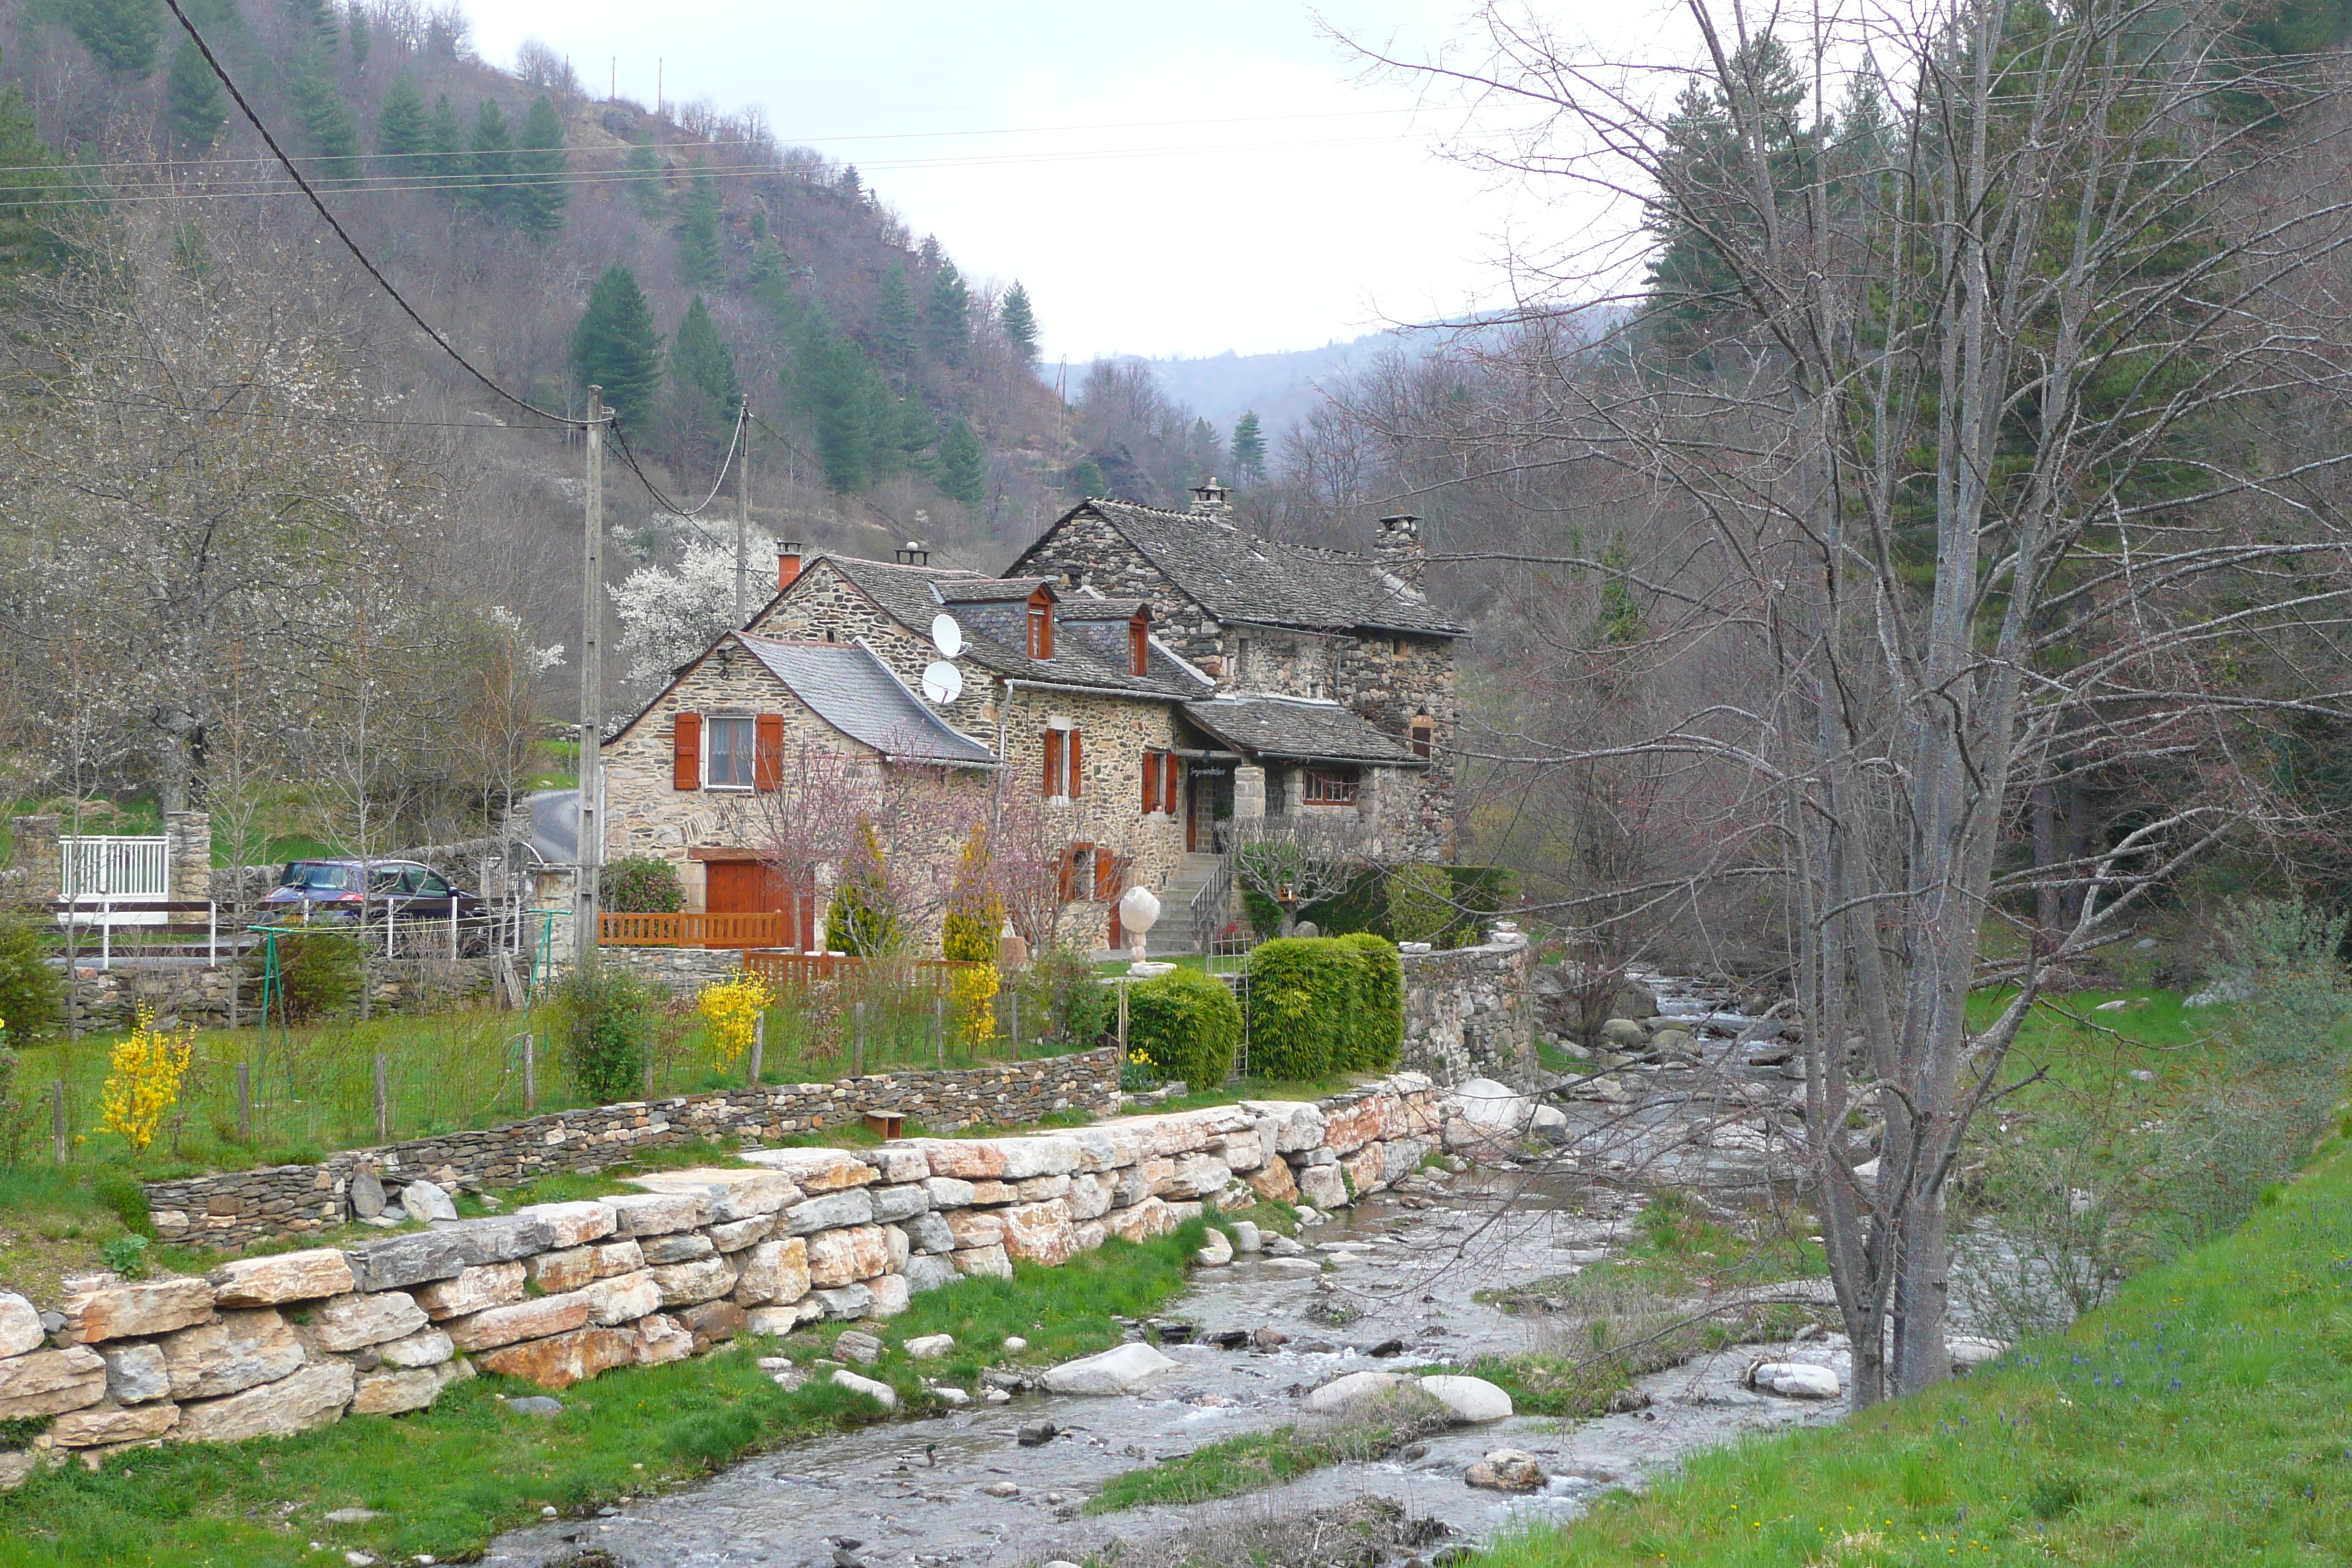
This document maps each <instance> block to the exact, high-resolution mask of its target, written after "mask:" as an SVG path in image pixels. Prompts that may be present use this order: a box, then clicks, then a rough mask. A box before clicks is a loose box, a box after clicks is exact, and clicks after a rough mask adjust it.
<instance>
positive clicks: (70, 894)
mask: <svg viewBox="0 0 2352 1568" xmlns="http://www.w3.org/2000/svg"><path fill="white" fill-rule="evenodd" d="M58 851H59V854H58V881H59V883H60V886H59V887H58V898H60V899H64V900H68V901H70V902H74V903H87V902H90V901H92V900H102V899H168V898H170V897H171V896H172V841H171V840H170V839H168V838H166V837H163V835H162V834H160V833H159V834H152V835H150V834H138V835H132V834H116V835H104V836H101V835H96V834H85V835H82V836H80V837H73V836H70V835H68V837H63V838H60V839H58Z"/></svg>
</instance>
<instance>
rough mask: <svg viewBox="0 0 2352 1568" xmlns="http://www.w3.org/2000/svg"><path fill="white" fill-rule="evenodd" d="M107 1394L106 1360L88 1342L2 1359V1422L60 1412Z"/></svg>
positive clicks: (89, 1403) (0, 1393) (0, 1413)
mask: <svg viewBox="0 0 2352 1568" xmlns="http://www.w3.org/2000/svg"><path fill="white" fill-rule="evenodd" d="M105 1397H106V1360H105V1358H104V1357H102V1356H100V1354H99V1353H98V1352H96V1351H94V1350H91V1349H89V1348H88V1347H87V1346H84V1345H68V1346H67V1347H66V1348H65V1349H63V1350H55V1351H34V1352H32V1353H30V1354H29V1355H20V1356H11V1357H10V1358H9V1359H8V1360H6V1361H0V1421H15V1420H21V1419H24V1418H26V1417H28V1416H38V1415H59V1414H62V1413H63V1412H65V1411H68V1410H79V1409H80V1408H81V1407H82V1406H83V1405H95V1404H97V1403H98V1402H99V1401H100V1400H101V1399H103V1398H105Z"/></svg>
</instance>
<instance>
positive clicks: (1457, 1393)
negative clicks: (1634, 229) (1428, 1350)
mask: <svg viewBox="0 0 2352 1568" xmlns="http://www.w3.org/2000/svg"><path fill="white" fill-rule="evenodd" d="M1421 1387H1422V1392H1423V1393H1424V1394H1428V1395H1429V1396H1430V1397H1431V1398H1433V1399H1434V1400H1436V1401H1437V1402H1438V1403H1439V1404H1440V1405H1444V1406H1445V1408H1446V1409H1447V1410H1449V1411H1451V1412H1453V1415H1454V1419H1455V1420H1456V1421H1467V1422H1470V1423H1473V1424H1479V1423H1484V1422H1487V1421H1500V1420H1502V1419H1503V1418H1504V1417H1505V1416H1507V1415H1510V1414H1511V1396H1510V1395H1509V1394H1506V1393H1504V1392H1503V1391H1502V1390H1501V1389H1499V1388H1497V1387H1496V1386H1495V1385H1494V1384H1491V1383H1488V1382H1487V1381H1486V1379H1485V1378H1483V1377H1460V1376H1438V1377H1424V1378H1423V1379H1422V1380H1421Z"/></svg>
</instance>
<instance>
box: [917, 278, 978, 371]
mask: <svg viewBox="0 0 2352 1568" xmlns="http://www.w3.org/2000/svg"><path fill="white" fill-rule="evenodd" d="M970 344H971V290H969V289H966V288H965V287H964V285H963V278H962V276H961V274H960V273H958V272H957V271H956V269H955V263H954V262H952V261H948V260H945V259H942V260H941V261H940V269H939V271H938V272H937V273H935V274H933V275H932V278H931V299H930V308H929V310H926V311H925V312H924V321H923V346H924V347H925V348H926V349H927V350H929V353H930V356H931V357H932V358H933V359H935V360H937V361H939V362H940V363H941V364H961V363H963V357H964V350H965V349H966V348H967V347H969V346H970Z"/></svg>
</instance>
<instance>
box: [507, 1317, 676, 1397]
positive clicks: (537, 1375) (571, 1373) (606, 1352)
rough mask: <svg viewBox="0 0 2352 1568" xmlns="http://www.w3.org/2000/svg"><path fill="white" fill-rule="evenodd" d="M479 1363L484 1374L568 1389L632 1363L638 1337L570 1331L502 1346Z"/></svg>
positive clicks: (624, 1332)
mask: <svg viewBox="0 0 2352 1568" xmlns="http://www.w3.org/2000/svg"><path fill="white" fill-rule="evenodd" d="M480 1359H481V1367H482V1370H483V1371H484V1372H494V1373H499V1375H500V1376H502V1377H513V1378H520V1379H521V1380H522V1381H523V1382H525V1383H535V1384H539V1386H540V1387H541V1388H569V1387H571V1386H572V1384H575V1383H580V1382H583V1381H585V1380H586V1379H588V1378H592V1377H593V1376H595V1375H596V1374H597V1373H600V1372H609V1371H611V1370H612V1369H613V1368H614V1367H616V1366H627V1365H629V1364H630V1363H632V1362H634V1361H635V1360H636V1359H637V1336H636V1335H635V1333H633V1332H631V1331H628V1330H626V1329H586V1328H583V1329H572V1330H569V1331H565V1332H563V1333H560V1334H551V1335H549V1336H548V1337H547V1338H546V1339H543V1340H525V1341H523V1342H521V1343H520V1344H510V1345H503V1346H501V1347H499V1349H497V1350H494V1351H492V1352H489V1353H488V1354H487V1355H485V1356H483V1357H481V1358H480Z"/></svg>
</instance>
